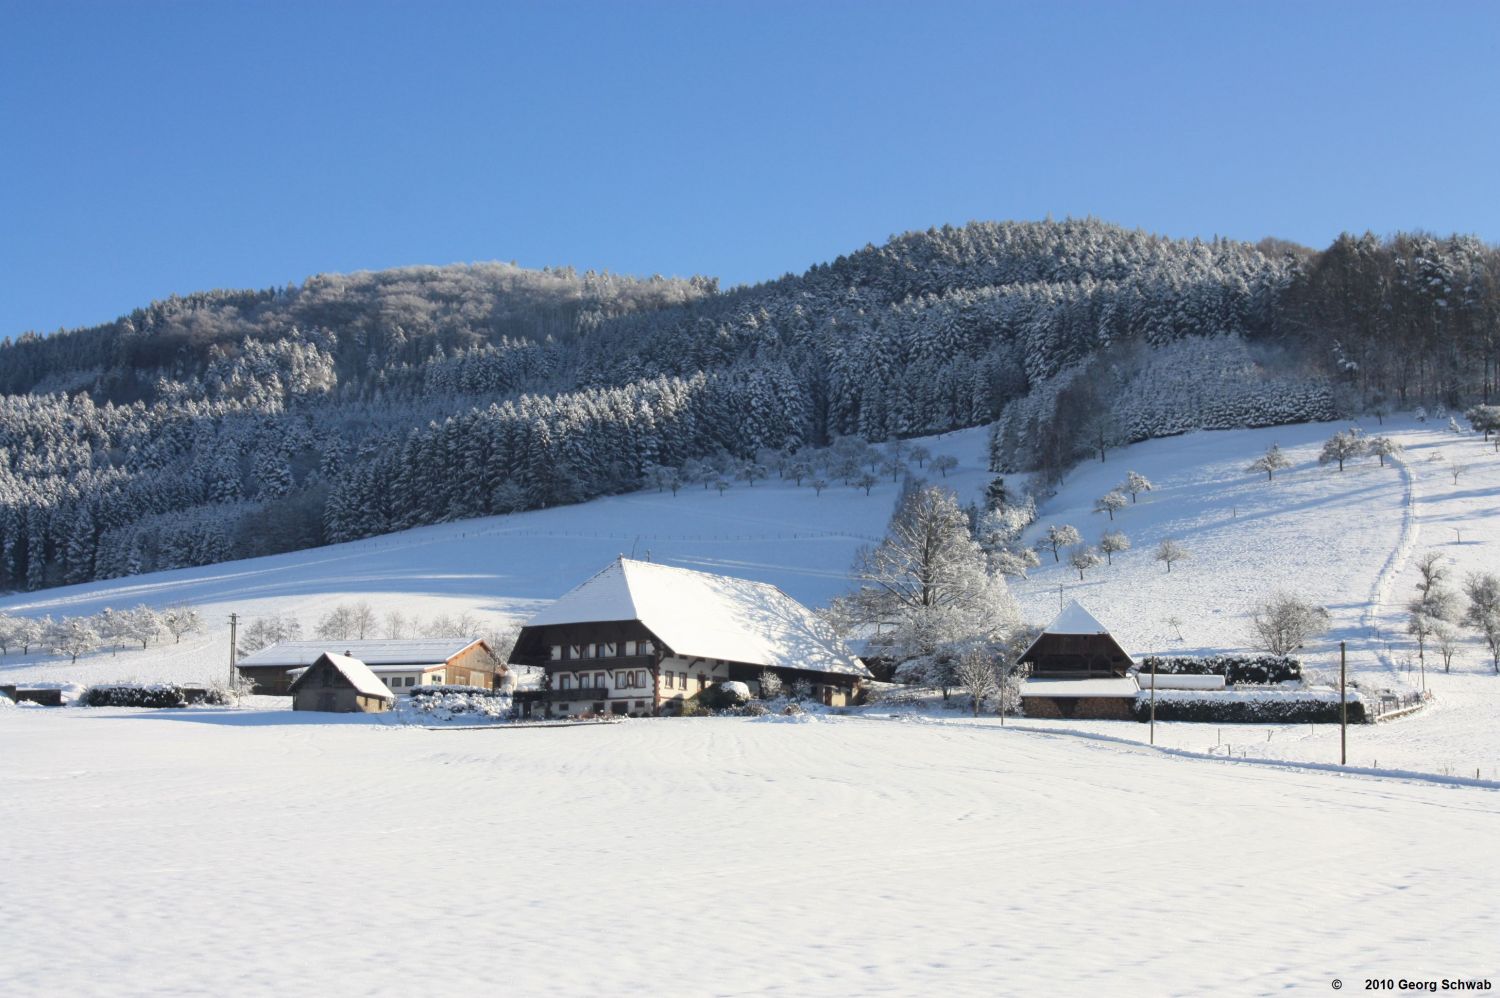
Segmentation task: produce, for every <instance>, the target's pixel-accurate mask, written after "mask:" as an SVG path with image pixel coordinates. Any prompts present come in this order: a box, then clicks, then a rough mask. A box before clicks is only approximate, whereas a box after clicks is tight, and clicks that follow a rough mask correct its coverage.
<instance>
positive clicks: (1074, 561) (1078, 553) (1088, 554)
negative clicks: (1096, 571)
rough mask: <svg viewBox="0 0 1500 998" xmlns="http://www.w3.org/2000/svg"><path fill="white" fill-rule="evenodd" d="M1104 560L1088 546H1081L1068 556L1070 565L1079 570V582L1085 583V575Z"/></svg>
mask: <svg viewBox="0 0 1500 998" xmlns="http://www.w3.org/2000/svg"><path fill="white" fill-rule="evenodd" d="M1103 560H1104V559H1103V558H1101V557H1099V552H1098V551H1096V550H1095V549H1093V548H1091V547H1088V546H1086V545H1083V544H1080V545H1079V546H1077V547H1075V548H1074V549H1073V550H1072V551H1071V552H1069V554H1068V564H1069V565H1072V566H1073V567H1074V568H1076V569H1077V570H1078V581H1079V582H1082V581H1083V573H1084V572H1085V571H1087V570H1088V569H1090V568H1093V567H1094V566H1095V565H1098V564H1099V563H1100V562H1101V561H1103Z"/></svg>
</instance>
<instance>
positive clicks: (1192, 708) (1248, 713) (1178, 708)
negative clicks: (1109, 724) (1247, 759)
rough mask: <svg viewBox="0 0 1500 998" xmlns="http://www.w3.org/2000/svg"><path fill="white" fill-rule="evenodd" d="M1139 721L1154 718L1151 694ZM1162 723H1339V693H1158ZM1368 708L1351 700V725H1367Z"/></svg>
mask: <svg viewBox="0 0 1500 998" xmlns="http://www.w3.org/2000/svg"><path fill="white" fill-rule="evenodd" d="M1133 709H1134V712H1135V719H1136V720H1137V721H1142V722H1145V721H1149V720H1150V719H1151V694H1149V693H1141V694H1137V695H1136V698H1135V704H1134V708H1133ZM1156 719H1157V720H1158V721H1208V722H1217V723H1220V724H1338V723H1339V700H1338V694H1337V693H1333V692H1331V691H1328V692H1318V691H1311V690H1310V691H1304V692H1298V693H1228V692H1226V693H1198V692H1196V691H1190V690H1157V692H1156ZM1364 721H1365V705H1364V703H1363V702H1362V701H1360V700H1359V699H1358V697H1356V696H1354V695H1353V694H1351V695H1350V697H1349V723H1350V724H1363V723H1364Z"/></svg>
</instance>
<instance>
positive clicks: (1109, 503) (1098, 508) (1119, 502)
mask: <svg viewBox="0 0 1500 998" xmlns="http://www.w3.org/2000/svg"><path fill="white" fill-rule="evenodd" d="M1127 505H1129V504H1128V503H1127V502H1126V500H1125V494H1124V493H1123V492H1118V491H1110V492H1106V493H1105V494H1104V495H1102V496H1100V497H1099V498H1098V499H1095V500H1094V512H1095V513H1108V514H1109V518H1110V519H1111V520H1113V519H1114V518H1115V511H1116V510H1121V509H1124V508H1125V507H1126V506H1127Z"/></svg>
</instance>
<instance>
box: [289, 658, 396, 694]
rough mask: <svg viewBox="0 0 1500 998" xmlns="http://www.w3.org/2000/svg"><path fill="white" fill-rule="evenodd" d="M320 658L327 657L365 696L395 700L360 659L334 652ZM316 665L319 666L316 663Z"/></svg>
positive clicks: (299, 678) (299, 681)
mask: <svg viewBox="0 0 1500 998" xmlns="http://www.w3.org/2000/svg"><path fill="white" fill-rule="evenodd" d="M320 657H327V659H328V661H329V662H330V663H331V664H332V665H333V667H334V668H335V669H337V670H339V672H340V673H341V674H342V675H343V677H344V678H345V679H347V680H349V683H350V685H352V686H353V687H354V688H355V689H356V690H358V691H359V692H360V693H362V694H364V695H365V696H367V697H380V698H381V699H384V700H394V699H395V696H394V695H393V694H392V693H391V691H390V690H389V689H387V688H386V685H385V683H382V682H381V681H380V677H379V676H377V675H375V673H373V672H371V671H370V667H369V666H367V665H365V663H363V662H361V661H360V660H359V659H357V658H350V657H349V656H347V655H335V654H334V653H333V652H321V653H320ZM314 664H317V663H316V661H315V662H314ZM305 675H307V673H305V672H304V673H303V674H302V676H305ZM302 676H298V677H297V678H296V680H294V681H293V682H292V689H294V690H295V689H296V688H297V686H298V685H299V684H300V683H301V682H302Z"/></svg>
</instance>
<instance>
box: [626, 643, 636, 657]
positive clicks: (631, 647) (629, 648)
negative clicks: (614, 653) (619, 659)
mask: <svg viewBox="0 0 1500 998" xmlns="http://www.w3.org/2000/svg"><path fill="white" fill-rule="evenodd" d="M625 654H627V655H634V654H635V642H634V641H627V642H625Z"/></svg>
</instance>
